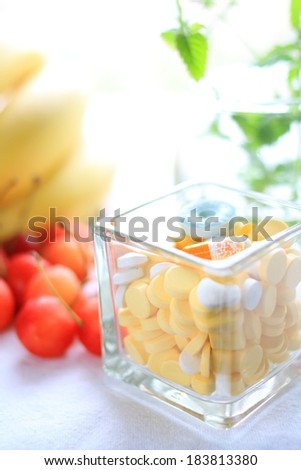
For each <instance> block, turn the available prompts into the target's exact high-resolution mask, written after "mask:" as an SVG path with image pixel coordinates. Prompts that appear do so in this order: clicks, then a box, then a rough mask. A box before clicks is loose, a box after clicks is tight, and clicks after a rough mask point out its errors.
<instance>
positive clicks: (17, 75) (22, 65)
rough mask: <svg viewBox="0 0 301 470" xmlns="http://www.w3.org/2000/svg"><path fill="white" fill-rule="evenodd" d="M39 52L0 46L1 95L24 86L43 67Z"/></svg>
mask: <svg viewBox="0 0 301 470" xmlns="http://www.w3.org/2000/svg"><path fill="white" fill-rule="evenodd" d="M43 64H44V59H43V57H42V55H41V54H40V53H39V52H35V51H22V50H15V49H13V48H11V47H8V46H4V45H1V46H0V93H10V92H11V91H13V90H14V89H16V88H18V87H20V86H21V85H23V84H24V83H25V82H26V81H27V80H29V79H30V78H31V77H32V76H33V75H34V74H36V73H37V72H38V71H39V70H40V69H41V68H42V66H43Z"/></svg>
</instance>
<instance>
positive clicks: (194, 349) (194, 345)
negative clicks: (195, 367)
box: [183, 332, 208, 356]
mask: <svg viewBox="0 0 301 470" xmlns="http://www.w3.org/2000/svg"><path fill="white" fill-rule="evenodd" d="M207 339H208V334H207V333H203V332H199V333H197V334H196V335H195V336H194V337H193V338H192V339H191V340H190V341H189V343H187V345H186V346H185V347H184V349H183V350H184V351H185V352H186V353H187V354H190V356H194V355H195V354H197V353H199V352H200V351H201V350H202V348H203V346H204V344H205V342H206V341H207Z"/></svg>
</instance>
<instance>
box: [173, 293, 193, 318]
mask: <svg viewBox="0 0 301 470" xmlns="http://www.w3.org/2000/svg"><path fill="white" fill-rule="evenodd" d="M170 311H171V313H172V314H173V316H174V318H175V319H176V320H177V321H179V322H181V323H182V324H183V325H193V324H194V319H193V315H192V311H191V308H190V305H189V302H188V301H187V300H179V299H174V298H173V299H171V302H170Z"/></svg>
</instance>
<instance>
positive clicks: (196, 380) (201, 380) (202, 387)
mask: <svg viewBox="0 0 301 470" xmlns="http://www.w3.org/2000/svg"><path fill="white" fill-rule="evenodd" d="M191 388H192V389H193V390H194V391H195V392H197V393H200V394H201V395H211V393H213V392H214V390H215V378H214V375H213V374H211V375H210V376H209V377H204V376H202V375H201V374H195V375H193V376H192V377H191Z"/></svg>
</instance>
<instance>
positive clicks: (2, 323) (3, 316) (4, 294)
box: [0, 279, 15, 331]
mask: <svg viewBox="0 0 301 470" xmlns="http://www.w3.org/2000/svg"><path fill="white" fill-rule="evenodd" d="M14 314H15V299H14V296H13V293H12V290H11V288H10V287H9V285H8V284H7V282H6V281H5V280H4V279H0V331H4V330H5V329H6V328H8V327H9V325H10V324H11V323H12V321H13V319H14Z"/></svg>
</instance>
